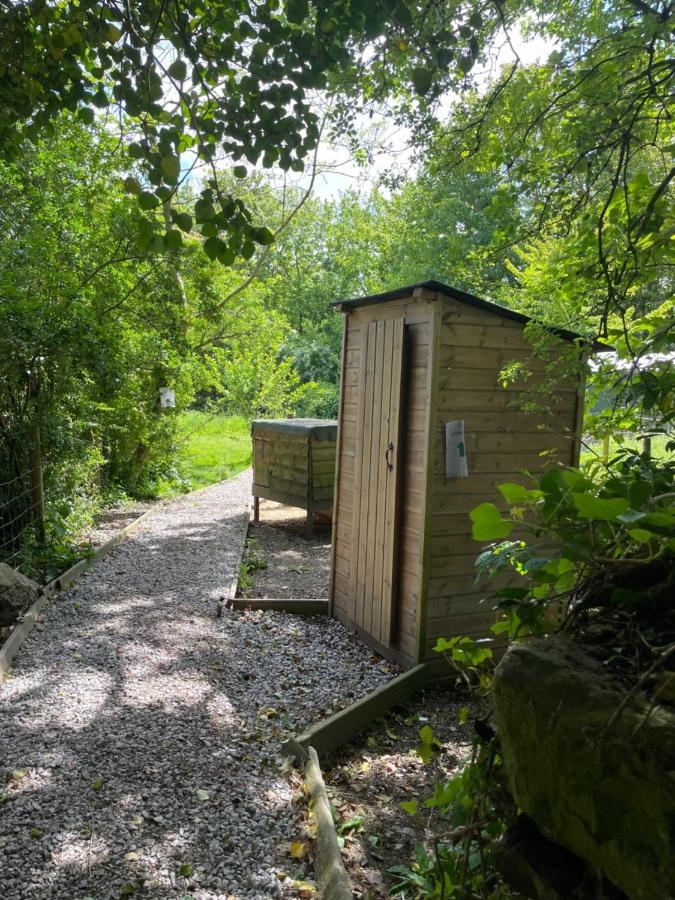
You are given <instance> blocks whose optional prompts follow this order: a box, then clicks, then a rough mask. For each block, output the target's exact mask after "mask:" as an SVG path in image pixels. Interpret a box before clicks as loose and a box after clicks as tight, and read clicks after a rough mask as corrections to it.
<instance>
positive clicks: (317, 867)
mask: <svg viewBox="0 0 675 900" xmlns="http://www.w3.org/2000/svg"><path fill="white" fill-rule="evenodd" d="M305 784H306V785H307V790H308V792H309V799H310V804H311V811H312V815H313V816H314V821H315V822H316V841H315V848H316V849H315V856H314V871H315V874H316V880H317V882H318V885H319V891H320V896H321V897H322V900H352V889H351V886H350V884H349V878H348V877H347V872H346V870H345V867H344V864H343V862H342V854H341V853H340V846H339V844H338V839H337V832H336V830H335V822H334V821H333V814H332V812H331V808H330V801H329V799H328V793H327V791H326V785H325V784H324V780H323V775H322V774H321V766H320V765H319V757H318V755H317V752H316V750H315V749H314V747H309V748H308V759H307V765H306V767H305Z"/></svg>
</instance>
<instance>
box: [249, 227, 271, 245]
mask: <svg viewBox="0 0 675 900" xmlns="http://www.w3.org/2000/svg"><path fill="white" fill-rule="evenodd" d="M253 237H254V238H255V240H256V241H257V242H258V243H259V244H262V245H263V246H267V245H268V244H271V243H273V242H274V234H273V233H272V231H271V230H270V229H269V228H266V227H262V228H256V229H255V230H254V232H253Z"/></svg>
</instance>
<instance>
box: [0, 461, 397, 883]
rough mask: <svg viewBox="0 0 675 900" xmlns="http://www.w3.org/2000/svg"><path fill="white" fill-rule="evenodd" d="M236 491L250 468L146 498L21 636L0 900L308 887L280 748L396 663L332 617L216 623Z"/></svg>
mask: <svg viewBox="0 0 675 900" xmlns="http://www.w3.org/2000/svg"><path fill="white" fill-rule="evenodd" d="M249 492H250V473H244V474H243V475H241V476H239V477H237V478H235V479H232V480H230V481H227V482H222V483H220V484H218V485H214V486H212V487H211V488H208V489H207V490H205V491H200V492H197V493H196V494H192V495H186V496H185V497H182V498H180V499H178V500H176V501H174V502H172V503H171V504H169V505H166V506H163V507H162V508H160V509H158V510H157V512H156V513H155V514H153V515H152V516H151V517H150V518H149V519H148V520H147V521H146V523H144V526H143V528H142V530H141V531H139V532H138V533H137V534H136V535H134V536H133V537H131V538H129V539H128V540H127V541H126V542H125V543H124V544H123V545H121V547H120V548H118V549H117V550H116V551H115V552H114V553H113V554H111V555H110V556H107V557H105V558H104V559H102V560H99V561H98V562H97V563H96V564H95V566H94V567H93V568H92V569H91V570H90V571H89V572H88V573H87V574H86V575H84V576H83V577H82V578H81V579H80V580H79V581H78V582H77V584H76V585H75V586H74V587H73V588H72V589H71V590H70V591H68V592H66V593H64V594H61V595H60V596H59V597H58V598H57V599H56V601H55V602H53V604H52V605H51V606H50V607H49V608H47V609H46V611H45V613H44V623H43V624H42V625H39V626H38V627H37V628H36V630H35V631H34V632H33V634H32V635H31V637H30V638H29V640H28V641H27V643H26V644H25V645H24V647H23V648H22V650H21V652H20V654H19V657H18V658H17V660H16V663H15V668H14V670H13V677H12V679H11V680H9V681H8V682H7V683H6V684H5V685H3V686H2V688H0V897H1V898H2V900H14V898H17V900H20V898H45V900H46V898H50V900H85V898H94V900H117V898H120V897H129V896H134V897H135V896H143V897H155V898H158V897H161V898H187V897H191V898H192V897H193V898H195V900H207V898H223V900H224V898H268V897H281V896H283V897H295V896H301V895H302V896H306V888H301V887H300V886H298V885H295V884H294V882H293V878H294V877H295V878H298V877H302V875H303V873H302V871H301V870H300V869H297V871H294V869H293V867H294V866H299V865H301V864H299V863H296V862H295V861H294V860H290V859H289V858H288V856H287V855H285V854H287V848H288V841H291V840H293V839H294V838H295V837H296V836H297V834H296V816H295V811H294V806H293V798H292V789H291V786H290V783H289V781H288V780H287V779H286V778H285V777H284V775H283V774H282V772H283V770H282V769H281V756H280V745H281V743H282V742H283V741H284V740H285V739H286V737H287V736H288V734H289V733H290V732H292V731H295V730H301V729H302V728H303V727H304V726H305V725H306V724H307V723H309V722H310V721H313V720H315V719H317V718H320V717H322V716H324V715H327V714H328V713H330V712H331V711H332V710H334V709H337V708H340V707H342V706H344V705H346V704H347V703H349V702H351V701H352V700H353V699H354V698H355V697H358V696H361V695H362V694H364V693H366V692H367V691H369V690H372V689H374V688H375V687H377V686H379V685H380V684H383V683H384V682H386V681H387V680H389V678H391V677H392V674H393V673H392V670H391V669H390V668H389V667H388V666H387V665H386V664H385V663H383V662H381V661H379V660H378V659H377V658H375V657H373V656H372V654H371V652H370V651H369V650H367V649H366V648H365V647H364V646H363V645H361V644H360V643H359V642H358V641H357V640H356V639H355V638H354V637H353V636H352V635H350V634H349V633H348V632H347V631H346V630H345V629H343V628H342V627H341V626H340V625H339V624H338V623H336V622H332V621H330V622H329V621H327V620H326V619H312V620H307V619H302V618H298V617H294V616H288V615H283V614H279V613H276V614H275V613H264V614H263V613H258V612H237V613H234V612H226V613H224V615H223V616H222V618H220V619H216V618H215V611H216V607H217V600H218V598H219V597H220V596H221V595H223V594H225V593H226V591H227V589H228V586H229V583H230V580H231V578H232V577H233V568H234V560H235V555H236V550H235V546H236V543H237V542H236V540H235V536H236V535H238V533H239V532H240V529H241V528H242V527H243V524H244V521H245V516H246V511H245V504H246V502H247V500H248V497H249ZM282 869H283V870H285V872H287V873H289V875H286V874H285V873H284V871H281V870H282Z"/></svg>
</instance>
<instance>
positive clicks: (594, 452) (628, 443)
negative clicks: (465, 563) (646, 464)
mask: <svg viewBox="0 0 675 900" xmlns="http://www.w3.org/2000/svg"><path fill="white" fill-rule="evenodd" d="M673 439H674V438H673V436H672V435H669V436H666V435H665V434H660V435H657V436H656V437H653V438H652V458H653V459H671V458H672V457H673V453H672V451H670V452H669V451H667V450H666V444H667V443H668V442H669V441H672V440H673ZM624 447H630V448H631V449H634V450H638V451H642V450H643V447H644V445H643V443H642V441H638V440H636V439H635V437H634V436H632V435H626V436H625V438H624V440H623V443H619V441H617V440H616V439H615V438H611V439H610V442H609V458H610V459H612V457H613V456H614V455H615V454H616V453H617V452H618V451H619V450H621V449H622V448H624ZM602 454H603V446H602V441H591V442H590V447H582V448H581V461H582V462H590V461H591V460H592V459H597V457H599V456H600V457H601V456H602Z"/></svg>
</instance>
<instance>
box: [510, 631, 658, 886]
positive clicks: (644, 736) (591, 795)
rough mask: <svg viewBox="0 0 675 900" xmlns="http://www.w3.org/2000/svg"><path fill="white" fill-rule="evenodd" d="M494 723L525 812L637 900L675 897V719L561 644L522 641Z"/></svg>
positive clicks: (562, 641) (513, 656)
mask: <svg viewBox="0 0 675 900" xmlns="http://www.w3.org/2000/svg"><path fill="white" fill-rule="evenodd" d="M493 693H494V704H495V717H496V720H497V725H498V729H499V735H500V739H501V746H502V754H503V759H504V764H505V768H506V774H507V778H508V781H509V786H510V789H511V792H512V794H513V797H514V799H515V800H516V802H517V804H518V806H519V807H520V808H521V809H522V810H523V811H524V812H526V813H527V814H528V815H529V816H530V817H531V818H532V819H534V821H535V822H536V824H537V825H538V827H539V828H540V829H541V831H542V832H543V833H544V834H545V835H546V836H547V837H548V838H550V839H551V840H553V841H555V842H557V843H559V844H561V845H562V846H564V847H567V848H568V849H569V850H571V851H572V852H573V853H576V854H577V855H578V856H580V857H581V858H582V859H585V860H586V861H587V862H588V863H589V864H590V865H591V866H593V867H594V868H595V869H596V870H598V871H599V872H601V873H603V874H604V875H605V876H606V877H607V879H608V880H609V881H610V882H612V883H613V884H614V885H616V886H617V887H618V888H619V889H620V890H622V891H623V892H624V893H625V894H626V896H627V897H629V898H630V900H655V898H659V900H667V898H673V897H675V852H674V850H675V714H673V712H672V711H671V710H670V709H669V708H667V707H666V708H664V707H658V706H657V707H655V708H654V709H652V710H651V711H650V708H649V704H648V702H647V700H646V699H645V698H644V697H635V698H633V699H632V700H631V701H630V702H629V703H627V705H626V706H625V708H624V709H623V710H622V712H621V714H620V715H619V716H616V717H614V720H613V721H612V717H613V715H614V713H615V711H616V710H617V709H618V708H619V705H620V704H621V703H622V702H624V701H625V699H626V694H625V691H623V690H622V689H621V688H619V687H618V686H617V685H616V684H615V683H614V682H613V681H612V680H611V678H609V677H608V676H607V674H606V672H605V671H604V670H603V668H602V665H601V664H600V663H599V662H597V661H596V660H595V659H593V658H592V657H591V656H589V655H588V654H587V653H586V652H585V651H584V650H583V649H582V648H580V647H579V646H578V645H577V644H575V643H574V642H573V641H571V640H567V639H565V638H562V637H554V638H547V639H539V640H532V641H529V642H525V643H522V644H514V645H512V647H511V648H510V649H509V650H508V652H507V653H506V654H505V656H504V658H503V659H502V661H501V663H500V664H499V666H498V668H497V672H496V675H495V681H494V692H493Z"/></svg>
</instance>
